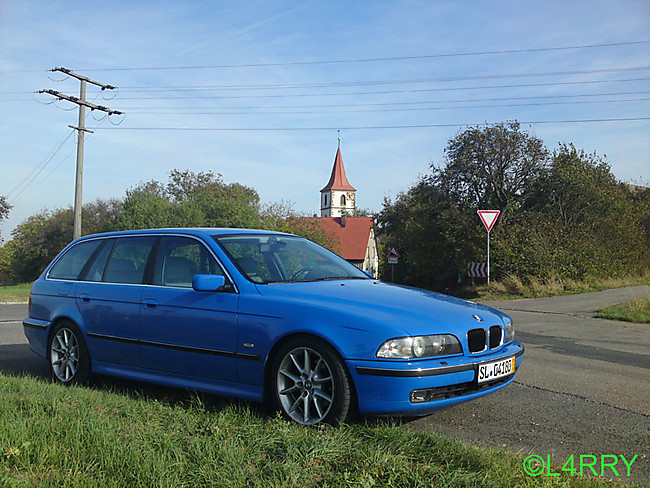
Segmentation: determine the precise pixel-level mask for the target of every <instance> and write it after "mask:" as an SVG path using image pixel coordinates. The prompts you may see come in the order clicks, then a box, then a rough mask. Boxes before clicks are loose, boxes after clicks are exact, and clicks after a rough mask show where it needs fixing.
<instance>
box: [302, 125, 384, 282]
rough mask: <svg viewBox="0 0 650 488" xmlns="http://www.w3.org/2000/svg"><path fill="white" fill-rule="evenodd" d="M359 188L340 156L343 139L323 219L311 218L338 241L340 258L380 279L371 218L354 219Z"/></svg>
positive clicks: (324, 192) (326, 191) (323, 203)
mask: <svg viewBox="0 0 650 488" xmlns="http://www.w3.org/2000/svg"><path fill="white" fill-rule="evenodd" d="M356 192H357V190H356V188H354V187H353V186H352V185H351V184H350V182H349V181H348V178H347V176H346V174H345V166H343V157H342V156H341V138H340V137H339V147H338V149H337V151H336V156H335V157H334V166H333V167H332V173H331V175H330V179H329V182H328V183H327V185H325V187H324V188H323V189H322V190H321V191H320V193H321V209H320V211H321V216H320V217H311V218H310V217H308V219H309V220H312V221H315V222H317V223H318V224H319V225H320V226H321V228H322V229H323V230H324V231H325V232H326V233H327V234H329V235H330V236H332V237H333V238H334V241H336V242H337V244H338V248H337V249H336V251H337V252H338V254H339V255H340V256H342V257H343V258H344V259H346V260H347V261H349V262H350V263H352V264H354V265H355V266H357V267H358V268H359V269H362V270H363V271H367V272H369V273H370V274H372V276H374V277H377V276H378V273H379V249H378V246H377V239H376V237H375V229H374V225H373V223H374V219H373V218H372V217H354V214H355V210H356Z"/></svg>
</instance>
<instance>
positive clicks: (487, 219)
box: [477, 210, 501, 285]
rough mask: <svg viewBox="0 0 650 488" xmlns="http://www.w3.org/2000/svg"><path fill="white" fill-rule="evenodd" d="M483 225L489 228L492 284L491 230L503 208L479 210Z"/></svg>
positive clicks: (488, 266) (488, 249) (488, 260)
mask: <svg viewBox="0 0 650 488" xmlns="http://www.w3.org/2000/svg"><path fill="white" fill-rule="evenodd" d="M477 213H478V216H479V217H481V221H482V222H483V225H484V226H485V228H486V229H487V284H488V285H489V284H490V231H491V230H492V227H493V226H494V223H495V222H496V221H497V218H498V217H499V214H500V213H501V210H477Z"/></svg>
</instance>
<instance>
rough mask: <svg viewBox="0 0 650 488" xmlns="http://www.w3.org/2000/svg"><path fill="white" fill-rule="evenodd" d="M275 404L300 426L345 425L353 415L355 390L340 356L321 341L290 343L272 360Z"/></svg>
mask: <svg viewBox="0 0 650 488" xmlns="http://www.w3.org/2000/svg"><path fill="white" fill-rule="evenodd" d="M269 380H270V389H271V395H272V401H273V404H274V407H275V408H276V410H279V411H280V412H281V413H282V415H283V416H284V417H285V418H286V419H288V420H292V421H294V422H296V423H298V424H301V425H317V424H330V425H338V424H340V423H342V422H344V421H345V420H346V419H347V418H348V415H349V414H350V412H351V404H352V397H353V395H352V387H351V380H350V378H349V376H348V372H347V370H346V368H345V366H344V364H343V361H342V360H341V359H340V357H339V355H338V354H337V353H336V351H334V350H333V349H332V348H331V347H330V346H329V345H327V344H325V343H323V342H322V341H320V340H318V339H315V338H311V337H302V338H296V339H292V340H290V341H288V342H287V343H286V344H284V345H283V346H282V347H281V348H280V350H279V351H278V352H277V354H275V356H274V358H273V363H272V368H271V375H270V377H269Z"/></svg>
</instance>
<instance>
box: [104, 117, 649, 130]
mask: <svg viewBox="0 0 650 488" xmlns="http://www.w3.org/2000/svg"><path fill="white" fill-rule="evenodd" d="M645 120H650V117H624V118H603V119H568V120H530V121H519V123H520V124H531V125H532V124H579V123H593V122H639V121H645ZM485 125H490V123H488V122H481V123H454V124H412V125H374V126H372V125H367V126H350V127H341V126H336V127H104V128H102V129H99V130H134V131H192V132H240V131H241V132H275V131H297V132H307V131H332V130H380V129H429V128H441V127H471V126H485Z"/></svg>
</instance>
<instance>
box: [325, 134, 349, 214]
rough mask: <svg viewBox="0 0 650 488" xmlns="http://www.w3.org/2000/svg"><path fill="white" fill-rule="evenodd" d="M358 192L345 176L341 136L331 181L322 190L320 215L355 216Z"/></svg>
mask: <svg viewBox="0 0 650 488" xmlns="http://www.w3.org/2000/svg"><path fill="white" fill-rule="evenodd" d="M356 192H357V190H356V188H354V187H353V186H352V185H351V184H350V182H349V181H348V178H347V176H345V167H344V166H343V157H342V156H341V136H339V147H338V149H337V150H336V157H335V158H334V167H333V168H332V175H331V176H330V181H329V183H327V185H325V188H323V189H322V190H321V191H320V216H321V217H341V216H342V215H349V216H353V215H354V209H355V205H356V203H355V196H356Z"/></svg>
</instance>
